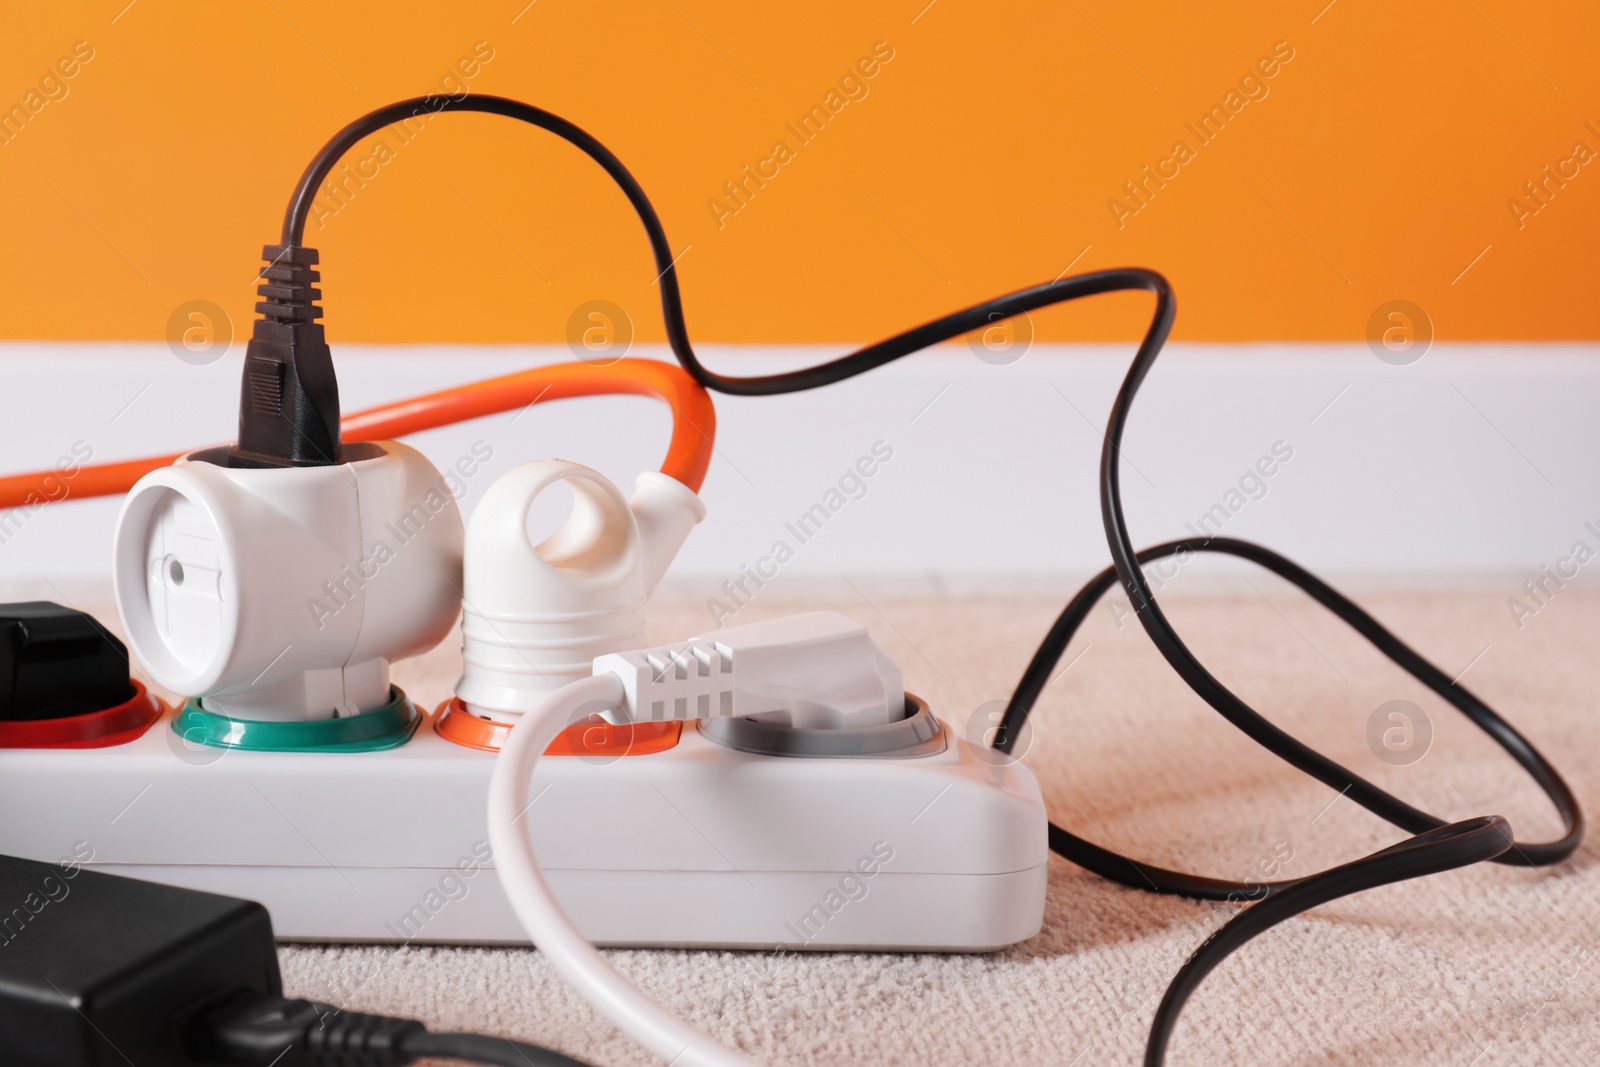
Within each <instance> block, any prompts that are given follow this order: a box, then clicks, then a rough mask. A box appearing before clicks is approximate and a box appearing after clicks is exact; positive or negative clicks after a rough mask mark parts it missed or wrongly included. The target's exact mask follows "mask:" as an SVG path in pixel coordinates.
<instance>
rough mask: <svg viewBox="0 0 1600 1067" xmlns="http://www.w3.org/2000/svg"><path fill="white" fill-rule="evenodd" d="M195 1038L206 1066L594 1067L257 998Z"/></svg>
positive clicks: (403, 1022) (200, 1028)
mask: <svg viewBox="0 0 1600 1067" xmlns="http://www.w3.org/2000/svg"><path fill="white" fill-rule="evenodd" d="M190 1032H191V1035H192V1036H191V1037H190V1040H189V1052H190V1054H191V1055H192V1056H193V1057H194V1058H195V1059H197V1060H198V1061H199V1062H202V1063H209V1064H235V1065H238V1067H405V1065H406V1064H410V1063H414V1062H416V1061H417V1060H420V1059H422V1058H424V1057H427V1056H438V1057H444V1058H446V1059H456V1060H470V1061H472V1062H474V1063H484V1064H493V1065H496V1067H587V1065H586V1064H584V1063H583V1062H582V1061H581V1060H575V1059H573V1058H572V1057H571V1056H566V1055H563V1054H562V1053H560V1052H554V1051H552V1050H550V1049H547V1048H540V1047H539V1046H538V1045H530V1044H527V1043H526V1042H523V1041H512V1040H510V1039H509V1038H504V1037H488V1036H486V1035H484V1034H436V1033H433V1032H431V1031H430V1030H428V1028H427V1027H425V1026H423V1025H422V1024H421V1023H420V1022H417V1021H416V1020H414V1019H393V1018H390V1017H389V1016H386V1015H368V1014H365V1013H362V1012H351V1011H343V1010H341V1009H339V1008H335V1007H332V1006H331V1005H328V1004H319V1003H317V1002H316V1001H313V1000H293V999H290V998H287V997H274V996H264V995H260V994H254V993H252V994H247V995H245V996H242V997H239V998H237V999H235V1000H232V1001H229V1002H228V1003H226V1004H224V1005H222V1006H221V1007H219V1008H216V1009H213V1010H212V1011H210V1012H208V1013H206V1014H205V1015H202V1016H200V1017H199V1019H197V1020H196V1022H195V1023H194V1024H193V1025H192V1026H191V1030H190Z"/></svg>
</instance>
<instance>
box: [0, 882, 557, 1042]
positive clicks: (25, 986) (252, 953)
mask: <svg viewBox="0 0 1600 1067" xmlns="http://www.w3.org/2000/svg"><path fill="white" fill-rule="evenodd" d="M424 1056H441V1057H448V1058H454V1059H464V1060H474V1061H477V1062H480V1063H489V1064H505V1065H509V1067H584V1065H583V1064H581V1063H580V1062H579V1061H577V1060H574V1059H571V1058H569V1057H567V1056H564V1055H562V1054H561V1053H559V1052H552V1051H550V1050H549V1049H544V1048H540V1047H538V1046H536V1045H529V1044H526V1043H523V1042H519V1041H511V1040H508V1039H505V1038H495V1037H486V1036H483V1035H479V1034H436V1033H431V1032H429V1031H428V1029H427V1028H426V1027H425V1026H423V1025H422V1024H421V1023H420V1022H416V1021H413V1020H410V1019H392V1018H388V1017H386V1016H381V1015H366V1014H362V1013H358V1012H349V1011H344V1010H342V1009H339V1008H336V1007H332V1006H330V1005H327V1004H318V1003H316V1002H314V1001H308V1000H289V999H285V998H284V997H283V982H282V979H281V977H280V975H279V972H278V956H277V949H276V946H275V944H274V942H273V937H272V920H271V918H270V917H269V916H268V914H267V911H266V909H265V908H263V907H262V906H261V905H259V904H254V903H251V902H249V901H244V900H235V899H233V898H232V897H224V896H217V895H215V894H213V893H201V892H197V891H195V890H191V889H178V888H175V887H173V886H165V885H157V884H155V883H153V882H143V881H137V880H134V879H131V878H122V877H119V876H116V875H110V874H103V873H100V872H98V871H91V870H86V869H85V868H83V867H82V866H81V865H80V864H78V863H77V862H75V861H72V860H64V861H62V862H61V863H54V864H52V863H40V862H37V861H34V860H24V859H13V858H11V857H9V856H0V1062H3V1063H4V1064H5V1065H6V1067H226V1065H259V1067H270V1065H277V1067H311V1065H337V1067H399V1065H403V1064H409V1063H412V1062H413V1061H415V1060H417V1059H420V1058H422V1057H424Z"/></svg>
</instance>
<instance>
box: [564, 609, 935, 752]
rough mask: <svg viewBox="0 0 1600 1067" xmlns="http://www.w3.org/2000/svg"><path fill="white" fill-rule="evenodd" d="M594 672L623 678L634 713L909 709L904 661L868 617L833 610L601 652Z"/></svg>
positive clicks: (873, 716) (651, 718)
mask: <svg viewBox="0 0 1600 1067" xmlns="http://www.w3.org/2000/svg"><path fill="white" fill-rule="evenodd" d="M594 673H595V674H597V675H599V674H612V675H615V676H616V677H617V678H618V679H619V680H620V681H621V683H622V689H623V692H624V694H625V697H626V703H627V707H626V711H625V714H626V716H627V717H628V718H631V719H632V720H633V721H635V722H663V721H668V720H672V719H680V720H687V719H709V718H715V717H720V716H738V717H740V718H751V719H762V720H770V721H776V722H783V723H787V724H789V725H791V726H797V727H804V728H823V729H839V728H843V727H855V726H878V725H882V724H884V723H889V722H895V721H897V720H899V719H901V718H903V717H904V716H905V702H906V692H905V685H904V682H903V680H902V678H901V675H900V668H899V667H898V666H896V665H895V663H894V661H893V660H891V659H890V658H889V657H888V656H887V655H885V654H884V652H883V650H882V649H880V648H878V646H877V645H876V644H874V643H873V641H872V637H871V636H870V635H869V634H868V633H867V628H866V627H865V626H862V625H861V624H860V623H858V622H854V621H852V620H851V619H848V618H846V617H845V616H843V615H841V614H839V613H838V612H836V611H812V612H807V613H805V614H802V615H789V616H786V617H784V618H781V619H773V620H771V621H769V622H757V623H751V624H749V625H747V626H733V627H729V628H728V629H725V630H718V631H717V632H715V633H710V634H703V635H701V636H699V637H691V638H690V639H689V640H687V641H682V642H679V643H677V644H672V645H660V646H658V647H656V648H647V649H641V650H639V651H636V652H621V653H614V654H611V655H606V656H600V657H599V658H597V659H596V660H595V661H594Z"/></svg>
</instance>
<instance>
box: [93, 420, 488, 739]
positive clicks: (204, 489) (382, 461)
mask: <svg viewBox="0 0 1600 1067" xmlns="http://www.w3.org/2000/svg"><path fill="white" fill-rule="evenodd" d="M344 460H345V462H342V463H339V464H334V465H329V466H315V467H275V468H249V467H229V466H227V465H226V463H227V456H226V449H209V450H206V451H204V452H196V453H194V454H192V455H189V456H186V457H184V458H183V459H182V460H179V461H178V462H177V463H176V464H174V465H173V466H171V467H165V468H162V469H160V470H157V471H152V472H151V473H150V474H147V475H145V476H144V477H143V478H141V479H140V480H139V482H138V484H136V485H135V486H134V487H133V489H132V490H130V491H129V493H128V496H127V499H126V501H125V502H124V503H123V506H122V513H121V515H120V516H119V517H118V519H117V532H116V548H115V557H114V566H113V572H112V576H113V581H114V584H115V587H116V597H117V608H118V610H119V611H120V612H121V615H122V620H123V623H124V625H125V626H126V628H127V633H128V639H129V640H128V643H129V645H130V646H131V647H132V649H133V651H134V653H135V654H136V655H137V656H138V657H139V661H140V662H141V663H143V664H144V665H145V668H146V669H147V670H148V671H149V672H150V675H151V677H153V678H154V679H155V681H156V682H157V683H158V684H160V685H161V686H163V687H165V688H167V689H170V690H172V691H173V692H175V693H180V694H182V695H184V696H190V697H199V698H200V699H201V704H202V706H203V707H204V708H205V709H206V710H208V711H213V712H217V713H219V714H222V715H228V716H231V717H234V718H240V719H252V720H278V721H301V720H311V719H326V718H332V717H336V716H345V715H352V714H356V713H359V712H364V711H371V710H373V709H374V708H378V707H382V706H383V705H385V704H387V703H389V701H390V699H391V696H390V686H389V663H390V661H391V660H396V659H401V658H404V657H406V656H413V655H416V654H418V653H421V652H425V651H427V650H428V649H430V648H432V647H433V646H434V645H436V644H438V643H439V642H440V641H441V640H443V639H444V637H445V636H446V635H447V634H448V633H449V632H450V628H451V626H452V625H453V624H454V623H455V618H456V613H457V611H458V610H459V608H460V595H461V594H460V583H461V552H462V525H461V513H460V511H459V510H458V509H457V507H456V501H455V498H454V497H453V496H452V495H451V493H450V490H449V489H448V488H446V486H445V484H444V479H443V477H442V476H441V475H440V474H439V471H438V470H437V469H436V468H435V467H434V466H433V464H432V463H430V462H429V461H428V460H427V459H426V458H425V457H424V456H423V455H422V453H420V452H418V451H417V450H416V449H414V448H411V447H409V446H407V445H403V444H399V443H397V442H393V441H381V442H370V443H347V444H346V445H345V446H344Z"/></svg>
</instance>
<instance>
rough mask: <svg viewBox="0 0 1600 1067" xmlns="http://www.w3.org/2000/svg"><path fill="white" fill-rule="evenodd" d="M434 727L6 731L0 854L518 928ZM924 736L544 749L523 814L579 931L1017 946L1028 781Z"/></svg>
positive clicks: (1038, 891) (692, 736)
mask: <svg viewBox="0 0 1600 1067" xmlns="http://www.w3.org/2000/svg"><path fill="white" fill-rule="evenodd" d="M433 725H434V720H433V718H432V717H430V718H429V719H428V720H427V721H425V722H424V723H423V724H422V726H421V728H420V729H419V730H418V733H417V735H416V737H415V738H413V739H412V740H411V741H410V742H409V743H407V744H405V745H403V746H401V747H399V748H395V749H390V750H388V751H382V752H367V753H351V754H329V753H277V752H246V751H236V750H226V749H215V748H200V747H196V746H192V745H190V744H187V743H186V742H184V741H183V740H182V739H181V738H180V737H178V735H177V734H175V733H174V732H173V730H172V723H171V719H170V718H166V719H163V720H162V721H160V722H158V723H156V724H155V725H154V726H152V727H151V728H150V730H149V731H148V732H147V733H146V734H145V735H144V736H142V737H141V738H139V739H138V740H136V741H134V742H132V743H129V744H126V745H120V746H117V747H114V748H102V749H77V750H51V751H44V750H26V749H10V750H0V805H4V806H5V807H6V809H7V810H9V811H12V812H16V813H18V814H19V817H18V818H13V819H6V820H3V821H0V852H3V853H7V854H12V855H17V856H25V857H29V858H33V859H39V860H45V861H57V860H60V859H62V858H64V857H73V858H75V859H76V860H77V861H78V862H81V863H83V864H84V865H85V866H89V867H91V868H99V869H103V870H108V871H112V872H114V873H119V874H126V875H132V876H134V877H140V878H147V879H150V880H152V881H158V882H166V883H169V884H172V885H179V886H186V887H189V888H194V889H203V890H210V891H212V892H219V893H226V894H231V895H234V896H241V897H246V898H249V899H253V900H257V901H259V902H261V903H262V904H264V905H266V906H267V908H268V909H269V910H270V911H271V913H272V920H273V927H274V929H275V930H276V931H277V933H278V934H279V936H281V937H284V938H289V939H318V940H341V941H388V942H399V941H413V940H414V941H420V942H454V943H471V942H478V943H526V942H527V940H528V939H527V936H526V934H525V933H524V932H523V929H522V926H521V924H520V923H519V922H518V920H517V918H516V916H515V915H513V914H512V911H511V908H510V905H509V904H508V903H507V901H506V899H505V897H504V895H503V894H502V892H501V889H500V886H499V883H498V881H497V879H496V876H495V872H494V869H493V865H494V864H493V857H492V856H491V854H490V849H489V846H488V844H487V839H488V831H487V822H486V818H485V810H486V807H487V796H488V783H489V774H490V771H491V769H492V768H493V766H494V761H495V757H494V756H493V755H490V754H488V753H484V752H477V751H473V750H471V749H467V748H463V747H461V746H459V745H456V744H453V743H451V742H449V741H446V740H444V739H443V738H441V737H439V736H437V735H436V734H435V732H434V729H433ZM941 736H942V740H943V744H942V746H938V745H933V746H929V747H932V748H937V749H938V751H934V752H931V753H930V754H927V755H921V756H917V757H913V758H899V759H893V758H882V759H875V758H845V759H834V758H828V759H816V758H798V757H785V756H762V755H752V754H749V753H746V752H740V751H735V750H733V749H730V748H727V747H724V746H723V745H721V744H718V743H716V742H713V741H711V740H709V739H708V738H706V737H705V736H703V735H702V734H701V733H700V731H699V730H698V729H697V726H696V724H695V723H693V722H690V723H685V724H683V726H682V734H681V736H680V738H679V741H678V743H677V744H676V745H675V746H673V747H672V748H670V749H668V750H666V751H662V752H656V753H652V754H648V755H625V756H620V757H604V758H597V757H589V756H550V757H546V758H545V759H542V760H541V761H540V762H539V764H538V766H537V770H536V772H535V775H534V782H533V789H532V790H531V792H530V794H529V795H530V796H532V797H534V798H535V799H534V800H533V802H532V804H531V805H530V806H529V808H528V811H527V816H526V818H527V819H528V820H529V824H530V828H531V829H530V833H531V838H532V842H533V845H534V847H535V849H536V850H537V852H538V855H539V858H540V863H541V866H542V867H543V869H544V872H545V874H546V876H547V878H548V879H549V882H550V884H551V886H552V888H553V890H554V892H555V895H556V896H557V898H558V899H559V902H560V904H561V906H562V908H563V909H565V910H566V912H567V913H568V915H570V917H571V918H572V920H573V921H574V923H575V924H576V925H577V927H578V929H579V930H580V931H582V932H583V934H584V935H585V936H586V937H588V938H590V939H591V940H593V941H594V942H596V943H598V944H602V945H636V946H684V947H689V946H695V947H724V948H748V949H774V948H777V949H795V950H800V949H863V950H864V949H887V950H910V949H916V950H930V951H984V950H990V949H995V948H1000V947H1002V946H1005V945H1009V944H1014V943H1016V942H1018V941H1021V940H1024V939H1026V938H1028V937H1031V936H1032V935H1033V934H1035V933H1037V932H1038V931H1039V929H1040V926H1041V924H1042V922H1043V914H1044V896H1045V881H1046V860H1047V856H1048V849H1047V843H1046V817H1045V810H1044V805H1043V802H1042V799H1041V797H1040V793H1039V787H1038V784H1037V782H1036V781H1035V780H1034V778H1033V775H1032V774H1031V773H1030V772H1029V771H1028V770H1027V769H1026V768H1025V767H1023V766H1022V765H1020V764H1016V763H1009V762H1003V761H1001V758H1000V757H998V756H997V755H996V754H995V753H993V752H992V751H990V750H983V752H982V753H981V754H980V753H979V752H977V751H975V750H974V749H973V748H972V747H971V746H969V745H968V744H967V743H966V742H965V741H963V740H961V739H960V738H959V737H958V736H957V735H956V734H955V733H954V732H952V731H951V730H950V728H949V727H948V725H945V724H942V723H941ZM22 813H27V814H26V815H25V816H24V815H22ZM3 920H4V916H0V921H3Z"/></svg>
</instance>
